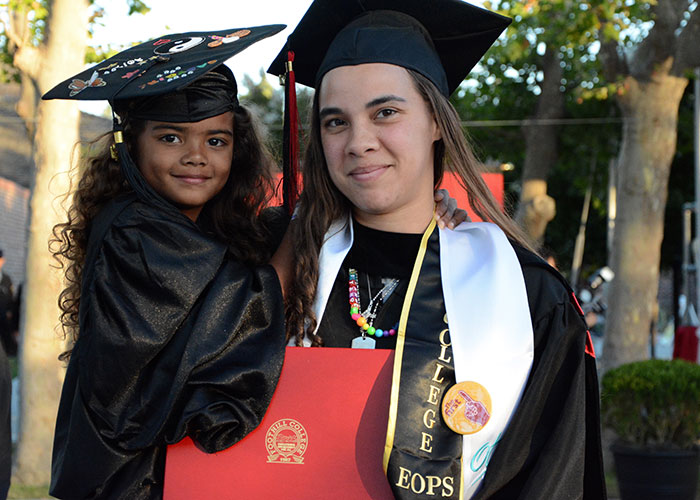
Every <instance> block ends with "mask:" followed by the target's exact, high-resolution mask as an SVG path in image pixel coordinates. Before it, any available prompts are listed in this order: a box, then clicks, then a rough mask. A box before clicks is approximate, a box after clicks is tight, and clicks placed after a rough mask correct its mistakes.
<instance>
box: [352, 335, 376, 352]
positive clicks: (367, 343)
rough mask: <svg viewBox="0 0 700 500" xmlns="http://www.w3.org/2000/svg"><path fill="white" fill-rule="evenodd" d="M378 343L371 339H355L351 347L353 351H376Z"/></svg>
mask: <svg viewBox="0 0 700 500" xmlns="http://www.w3.org/2000/svg"><path fill="white" fill-rule="evenodd" d="M376 344H377V341H376V340H374V339H372V338H369V337H355V338H354V339H352V344H350V347H352V348H353V349H374V346H375V345H376Z"/></svg>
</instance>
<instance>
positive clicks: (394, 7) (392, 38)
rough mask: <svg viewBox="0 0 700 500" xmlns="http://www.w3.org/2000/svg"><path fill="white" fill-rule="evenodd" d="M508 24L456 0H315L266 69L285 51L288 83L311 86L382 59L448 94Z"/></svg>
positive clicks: (280, 66)
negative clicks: (291, 75) (292, 78)
mask: <svg viewBox="0 0 700 500" xmlns="http://www.w3.org/2000/svg"><path fill="white" fill-rule="evenodd" d="M510 22H511V20H510V19H509V18H507V17H504V16H501V15H499V14H496V13H494V12H491V11H489V10H486V9H483V8H481V7H477V6H474V5H471V4H468V3H466V2H463V1H461V0H315V1H314V2H313V3H312V4H311V6H310V7H309V9H308V10H307V11H306V14H304V17H303V18H302V19H301V21H300V22H299V24H298V25H297V27H296V29H295V30H294V32H293V33H292V34H291V35H289V38H288V39H287V45H286V47H285V48H284V50H283V51H282V52H280V54H279V55H278V56H277V57H276V58H275V60H274V61H273V63H272V65H271V66H270V69H269V70H268V71H269V72H270V73H272V74H276V75H282V74H284V73H285V64H286V61H287V53H288V51H292V52H294V72H295V74H296V81H297V82H299V83H302V84H304V85H307V86H310V87H316V85H317V84H318V82H319V81H320V79H321V77H322V76H323V75H324V74H325V73H326V72H328V71H330V70H331V69H333V68H336V67H338V66H348V65H355V64H363V63H373V62H375V63H389V64H395V65H397V66H402V67H405V68H410V69H413V70H415V71H418V72H419V73H421V74H422V75H423V76H425V77H426V78H428V79H429V80H431V81H432V82H433V83H434V84H435V85H436V86H437V88H438V89H439V90H440V91H441V92H442V93H443V94H444V95H446V96H449V94H451V93H452V92H453V91H454V90H455V89H456V88H457V87H458V86H459V84H460V83H461V82H462V80H463V79H464V77H466V76H467V74H469V71H471V69H472V68H473V67H474V65H476V63H477V62H478V61H479V59H481V57H482V56H483V55H484V53H485V52H486V51H487V50H488V48H489V47H490V46H491V44H493V42H494V41H495V40H496V38H498V36H499V35H500V34H501V32H502V31H503V30H504V29H505V28H506V27H507V26H508V25H509V24H510Z"/></svg>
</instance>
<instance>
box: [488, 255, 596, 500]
mask: <svg viewBox="0 0 700 500" xmlns="http://www.w3.org/2000/svg"><path fill="white" fill-rule="evenodd" d="M519 257H520V255H519ZM521 263H522V259H521ZM523 274H524V276H525V282H526V287H527V293H528V299H529V301H530V310H531V315H532V320H533V330H534V342H535V356H534V361H533V365H532V370H531V372H530V376H529V378H528V382H527V385H526V388H525V392H524V394H523V397H522V399H521V401H520V404H519V405H518V408H517V410H516V413H515V414H514V416H513V419H512V420H511V422H510V424H509V426H508V428H507V430H506V432H505V433H504V435H503V438H502V439H501V441H500V442H499V445H498V447H497V448H496V451H495V452H494V455H493V458H492V460H491V462H490V463H489V466H488V472H487V473H486V476H485V477H484V482H483V484H482V487H481V489H480V490H479V491H478V493H477V495H476V496H475V498H480V499H483V498H489V499H532V500H534V499H543V498H556V499H569V498H571V499H580V498H583V499H586V500H587V499H591V500H593V499H595V500H598V499H604V498H606V492H605V483H604V477H603V467H602V454H601V445H600V416H599V409H598V382H597V376H596V367H595V359H594V358H593V356H592V354H593V353H592V350H591V347H590V345H589V344H588V331H587V329H586V325H585V323H584V321H583V318H582V315H581V314H580V312H579V308H578V307H577V305H576V303H575V302H574V300H573V298H572V297H573V296H570V295H569V289H568V287H567V285H565V283H564V282H562V281H561V280H560V279H559V277H558V276H556V275H555V274H554V272H553V271H550V270H548V269H545V268H544V267H542V266H541V265H540V264H539V263H536V264H535V265H527V264H525V265H523Z"/></svg>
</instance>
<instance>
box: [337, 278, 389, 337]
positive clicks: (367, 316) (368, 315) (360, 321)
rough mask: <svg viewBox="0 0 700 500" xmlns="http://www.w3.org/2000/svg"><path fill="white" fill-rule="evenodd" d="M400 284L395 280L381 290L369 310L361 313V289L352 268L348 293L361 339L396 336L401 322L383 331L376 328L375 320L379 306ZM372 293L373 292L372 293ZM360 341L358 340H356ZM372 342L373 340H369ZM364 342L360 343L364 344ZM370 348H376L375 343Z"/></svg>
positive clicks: (351, 313) (352, 315)
mask: <svg viewBox="0 0 700 500" xmlns="http://www.w3.org/2000/svg"><path fill="white" fill-rule="evenodd" d="M398 284H399V280H398V279H393V280H391V281H390V282H389V283H387V284H386V285H384V288H382V289H381V290H379V291H378V292H377V294H376V295H375V296H374V297H372V298H371V299H370V301H369V304H368V305H367V309H365V310H364V311H363V312H361V306H360V289H359V286H358V278H357V271H356V270H355V269H352V268H350V269H349V272H348V292H349V297H350V298H349V302H350V317H351V318H352V320H353V321H354V322H355V323H357V326H358V327H360V333H362V337H360V339H362V340H364V339H365V338H366V337H365V336H366V335H371V336H374V337H385V336H386V337H388V336H391V335H396V330H397V329H398V328H399V322H398V321H397V322H396V324H395V325H394V326H393V327H392V328H390V329H388V330H382V329H381V328H375V327H374V319H375V318H376V317H377V310H378V309H379V306H380V305H381V304H383V303H384V301H385V300H386V298H387V297H388V296H389V295H391V293H392V292H393V291H394V290H395V289H396V287H397V285H398ZM370 293H371V291H370ZM355 340H358V339H355ZM355 340H353V347H354V346H355ZM367 340H371V339H367ZM362 343H363V342H360V344H362ZM368 347H370V348H373V347H374V342H371V346H368Z"/></svg>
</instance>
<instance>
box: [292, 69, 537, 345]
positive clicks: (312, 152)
mask: <svg viewBox="0 0 700 500" xmlns="http://www.w3.org/2000/svg"><path fill="white" fill-rule="evenodd" d="M406 71H408V73H409V75H410V76H411V78H412V80H413V83H414V85H415V88H416V90H417V91H418V93H419V94H420V95H421V97H423V99H424V100H425V102H426V103H427V104H428V105H429V108H430V110H431V112H432V114H433V116H434V118H435V121H436V123H437V126H438V128H439V130H440V132H441V136H442V138H441V139H440V140H439V141H437V142H436V143H435V153H434V161H433V168H434V179H435V186H436V187H437V186H439V185H440V182H441V181H442V177H443V174H444V172H445V169H446V168H448V167H449V168H450V169H451V170H452V171H453V172H455V173H456V174H457V178H458V179H459V183H460V185H461V186H462V187H463V188H464V189H465V190H466V192H467V195H468V199H469V205H470V207H471V208H472V210H473V211H474V213H476V214H477V215H478V216H479V217H480V218H481V219H482V220H484V221H489V222H493V223H495V224H496V225H498V226H499V227H500V228H501V229H502V230H503V232H504V233H505V234H506V236H507V237H508V238H510V239H511V240H513V241H515V242H517V243H519V244H520V245H522V246H524V247H525V248H528V249H532V246H531V245H530V243H529V242H528V239H527V236H525V234H524V232H523V231H522V230H521V229H520V228H519V227H518V226H517V225H516V224H515V222H513V220H512V219H511V218H510V217H508V216H507V215H506V214H504V213H503V211H502V210H501V208H500V206H499V205H498V203H497V202H496V200H495V199H494V197H493V195H492V194H491V192H490V191H489V189H488V187H487V186H486V183H485V182H484V180H483V179H482V177H481V175H480V168H479V162H478V161H477V159H476V157H475V155H474V153H473V152H472V149H471V147H470V146H469V143H468V141H467V138H466V136H465V134H464V131H463V130H462V127H461V124H460V120H459V115H458V114H457V111H456V110H455V109H454V107H453V106H452V104H450V102H449V101H448V100H447V98H445V96H443V95H442V94H441V93H440V92H439V91H438V90H437V88H436V87H435V85H434V84H433V83H432V82H431V81H430V80H428V79H427V78H425V77H424V76H422V75H421V74H419V73H417V72H415V71H412V70H410V69H406ZM303 174H304V191H303V192H302V194H301V196H300V199H299V205H298V210H297V219H296V220H295V221H294V223H293V224H291V231H292V236H293V241H294V248H295V252H294V259H295V261H294V264H293V265H294V278H293V279H292V280H290V284H289V286H288V290H287V293H286V297H287V301H286V305H285V314H286V319H287V338H288V339H290V338H294V339H295V342H296V344H297V345H302V341H303V339H304V335H306V336H307V337H308V338H309V339H311V345H312V346H321V345H323V339H321V338H320V336H318V335H316V334H315V333H314V331H315V330H316V325H317V323H318V319H319V318H316V315H315V314H314V311H313V303H314V298H315V296H316V288H317V284H318V277H319V254H320V251H321V246H322V245H323V241H324V237H325V235H326V232H327V231H328V229H329V228H330V226H331V224H332V223H333V221H335V220H336V219H338V218H340V217H344V216H346V214H347V213H348V211H349V210H350V208H351V206H352V205H351V203H350V201H349V200H348V199H347V198H346V197H345V196H344V195H343V194H342V193H341V192H340V191H339V190H338V188H336V186H335V185H334V184H333V182H332V181H331V178H330V175H329V174H328V165H327V164H326V159H325V156H324V154H323V146H322V143H321V128H320V120H319V92H318V91H317V92H316V95H315V96H314V103H313V108H312V112H311V127H310V134H309V143H308V145H307V149H306V156H305V158H304V163H303Z"/></svg>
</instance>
